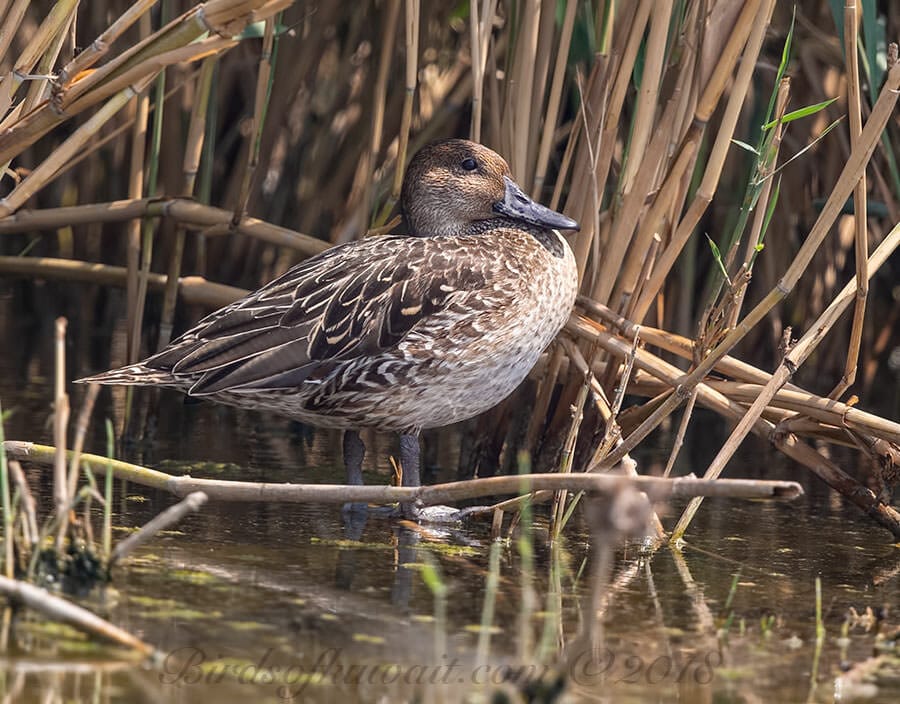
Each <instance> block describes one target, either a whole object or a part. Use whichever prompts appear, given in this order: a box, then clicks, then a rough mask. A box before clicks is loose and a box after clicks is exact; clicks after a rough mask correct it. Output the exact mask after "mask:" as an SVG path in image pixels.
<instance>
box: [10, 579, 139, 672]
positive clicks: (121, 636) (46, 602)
mask: <svg viewBox="0 0 900 704" xmlns="http://www.w3.org/2000/svg"><path fill="white" fill-rule="evenodd" d="M0 594H3V595H4V596H6V598H7V599H9V600H10V601H11V602H13V603H17V604H22V605H23V606H26V607H28V608H29V609H32V610H33V611H37V612H38V613H41V614H43V615H44V616H46V617H47V618H51V619H53V620H55V621H63V622H64V623H68V624H70V625H72V626H74V627H75V628H77V629H78V630H80V631H84V632H85V633H87V634H89V635H92V636H94V637H96V638H101V639H103V640H106V641H110V642H112V643H115V644H116V645H120V646H122V647H124V648H128V649H130V650H135V651H137V652H138V653H140V654H141V655H142V656H144V657H151V656H153V655H154V653H155V652H156V651H155V649H154V648H153V646H151V645H149V644H147V643H145V642H144V641H142V640H141V639H140V638H137V637H136V636H133V635H132V634H130V633H129V632H128V631H125V630H123V629H121V628H119V627H118V626H114V625H113V624H111V623H110V622H109V621H105V620H104V619H102V618H100V617H99V616H97V615H96V614H93V613H91V612H90V611H88V610H87V609H84V608H82V607H80V606H78V605H77V604H73V603H72V602H70V601H67V600H65V599H62V598H60V597H58V596H54V595H53V594H51V593H50V592H48V591H47V590H46V589H42V588H41V587H35V586H34V585H31V584H28V583H27V582H20V581H18V580H14V579H9V578H7V577H0Z"/></svg>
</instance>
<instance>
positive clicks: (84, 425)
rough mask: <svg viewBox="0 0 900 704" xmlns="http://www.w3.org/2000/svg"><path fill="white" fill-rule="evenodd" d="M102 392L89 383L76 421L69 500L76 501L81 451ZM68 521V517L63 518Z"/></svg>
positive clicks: (70, 468)
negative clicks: (98, 396) (96, 403)
mask: <svg viewBox="0 0 900 704" xmlns="http://www.w3.org/2000/svg"><path fill="white" fill-rule="evenodd" d="M99 393H100V384H88V389H87V394H85V397H84V401H83V402H82V404H81V411H79V413H78V420H77V421H76V422H75V441H74V443H73V444H72V458H71V460H70V461H69V476H68V480H67V487H68V488H67V492H66V493H67V495H68V497H69V501H74V499H75V494H77V493H78V477H79V475H80V474H81V465H80V463H79V460H80V458H81V452H82V450H83V449H84V438H85V436H86V435H87V430H88V424H89V423H90V420H91V412H92V411H93V410H94V403H95V402H96V401H97V395H98V394H99ZM63 520H64V521H66V522H68V517H66V518H65V519H63ZM60 532H61V533H63V534H64V533H65V529H64V528H62V527H61V528H60Z"/></svg>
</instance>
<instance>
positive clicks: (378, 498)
mask: <svg viewBox="0 0 900 704" xmlns="http://www.w3.org/2000/svg"><path fill="white" fill-rule="evenodd" d="M4 448H5V450H6V452H7V454H8V455H9V457H10V458H11V459H16V460H19V461H23V462H31V463H33V464H37V465H41V466H52V463H53V456H54V453H55V448H53V447H50V446H48V445H37V444H35V443H30V442H20V441H15V440H8V441H6V442H5V443H4ZM81 461H82V462H83V463H85V464H86V465H87V466H88V467H90V468H91V469H92V470H95V471H100V470H101V469H103V468H105V467H106V466H107V465H108V464H111V466H112V471H113V475H114V476H116V477H118V478H120V479H126V480H128V481H130V482H134V483H135V484H142V485H144V486H149V487H152V488H154V489H162V490H163V491H168V492H169V493H171V494H174V495H175V496H186V495H187V494H189V493H191V492H194V491H203V492H204V493H206V494H207V495H208V496H209V498H211V499H218V500H220V501H283V502H286V503H323V504H342V503H364V502H369V503H377V504H391V503H396V502H412V501H418V502H420V503H421V504H423V505H426V506H431V505H435V504H443V503H449V502H453V501H464V500H466V499H477V498H480V497H482V496H494V495H496V494H519V493H522V492H528V491H538V490H544V489H550V490H560V489H565V490H568V491H586V492H596V493H613V492H618V491H620V490H621V489H622V487H625V486H632V487H635V488H637V489H639V490H641V491H643V492H646V493H647V495H648V496H649V497H650V499H651V500H653V501H660V500H663V499H668V498H681V497H694V496H722V497H731V498H740V499H774V500H790V499H795V498H797V497H798V496H801V495H802V494H803V489H802V487H801V486H800V485H799V484H798V483H797V482H785V481H764V480H759V479H717V480H715V481H706V480H702V479H697V478H695V477H678V478H675V479H663V478H661V477H643V476H637V477H626V476H620V475H614V474H583V473H575V474H529V475H525V476H521V477H520V476H507V477H486V478H484V479H470V480H468V481H461V482H448V483H446V484H433V485H431V486H419V487H399V486H350V485H346V486H345V485H343V484H287V483H284V484H273V483H267V482H244V481H222V480H218V479H195V478H194V477H191V476H189V475H182V476H180V477H174V476H172V475H170V474H166V473H165V472H160V471H158V470H155V469H149V468H147V467H141V466H140V465H136V464H130V463H128V462H122V461H121V460H109V459H108V458H106V457H100V456H99V455H88V454H82V455H81Z"/></svg>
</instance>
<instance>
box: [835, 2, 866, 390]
mask: <svg viewBox="0 0 900 704" xmlns="http://www.w3.org/2000/svg"><path fill="white" fill-rule="evenodd" d="M858 37H859V17H858V15H857V13H856V0H846V2H845V4H844V59H845V61H846V62H847V112H848V113H849V118H850V119H849V123H850V124H849V129H850V149H851V151H852V150H853V148H854V147H855V146H856V144H857V142H858V141H859V139H860V136H861V134H862V111H861V107H860V104H861V102H862V101H861V98H860V86H859V54H858V47H857V41H858ZM867 41H871V40H867ZM868 207H869V206H868V196H867V195H866V172H865V170H863V172H862V175H861V176H860V178H859V182H858V183H857V184H856V188H854V189H853V223H854V229H853V243H854V250H853V251H854V255H855V257H856V286H857V289H856V302H855V303H854V306H853V326H852V328H851V329H850V342H849V345H848V348H847V362H846V364H845V366H844V376H843V377H842V378H841V380H840V382H838V385H837V386H835V387H834V390H833V391H832V392H831V393H830V394H829V396H830V397H831V398H835V399H837V398H840V397H841V396H842V395H843V394H844V392H845V391H846V390H847V389H848V388H850V387H851V386H852V385H853V383H854V382H855V381H856V368H857V366H858V365H859V348H860V345H861V343H862V333H863V322H864V320H865V316H866V299H867V298H868V295H869V273H868V271H867V267H868V259H869V239H868V238H869V233H868V227H867V218H868Z"/></svg>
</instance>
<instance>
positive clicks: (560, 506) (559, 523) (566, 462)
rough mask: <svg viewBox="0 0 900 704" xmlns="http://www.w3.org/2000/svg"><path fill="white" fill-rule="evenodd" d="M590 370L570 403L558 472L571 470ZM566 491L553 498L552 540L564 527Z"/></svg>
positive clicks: (563, 472) (566, 472)
mask: <svg viewBox="0 0 900 704" xmlns="http://www.w3.org/2000/svg"><path fill="white" fill-rule="evenodd" d="M591 377H592V374H591V371H590V367H589V366H588V368H587V370H586V373H585V375H584V381H583V383H582V384H581V388H580V389H579V390H578V397H577V398H576V399H575V403H574V404H572V422H571V423H570V424H569V432H568V433H567V434H566V440H565V442H564V443H563V449H562V453H561V454H560V459H559V472H560V474H568V473H570V472H571V471H572V459H573V455H574V454H575V442H576V440H578V431H579V429H580V428H581V422H582V421H583V420H584V404H585V402H586V401H587V397H588V391H590V388H591ZM568 496H569V494H568V492H567V491H566V490H565V489H560V490H559V491H557V492H556V495H555V496H554V498H553V510H552V512H551V516H552V518H551V534H552V536H553V539H554V540H559V536H560V533H561V532H562V529H563V527H564V524H565V521H564V520H563V516H564V515H565V512H566V500H567V499H568Z"/></svg>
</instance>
